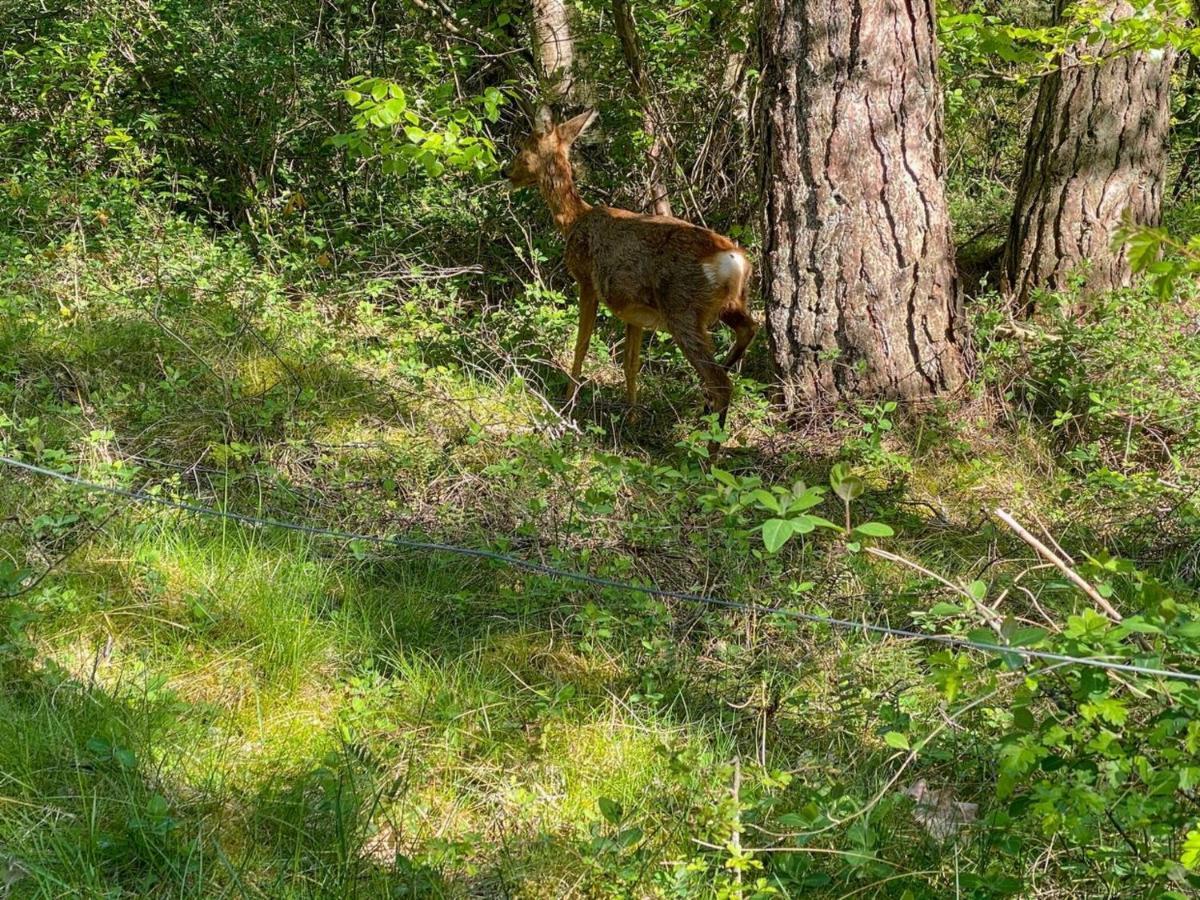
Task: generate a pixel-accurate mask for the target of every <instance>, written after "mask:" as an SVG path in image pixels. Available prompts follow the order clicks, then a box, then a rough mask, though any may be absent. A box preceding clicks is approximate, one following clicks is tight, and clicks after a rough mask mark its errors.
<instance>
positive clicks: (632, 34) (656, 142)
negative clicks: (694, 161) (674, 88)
mask: <svg viewBox="0 0 1200 900" xmlns="http://www.w3.org/2000/svg"><path fill="white" fill-rule="evenodd" d="M613 20H614V22H615V24H616V28H617V37H618V38H620V41H621V54H622V55H623V56H624V57H625V66H626V68H628V69H629V77H630V79H631V80H632V81H633V92H634V96H636V97H637V100H638V104H639V105H640V106H641V108H642V130H643V131H644V132H646V135H647V136H648V137H649V138H650V148H649V149H648V150H647V151H646V161H647V162H648V163H649V164H650V173H649V185H648V193H649V198H650V210H651V212H653V213H654V214H655V215H656V216H669V215H672V212H671V198H670V197H669V196H668V195H667V185H666V182H665V181H664V180H663V176H662V170H663V162H664V161H663V156H664V152H665V144H666V142H665V141H664V139H663V134H662V129H661V128H660V127H659V124H658V122H657V121H656V120H655V116H654V110H653V108H652V97H651V92H650V81H649V79H648V78H647V76H646V67H645V65H644V64H643V63H642V48H641V42H640V41H638V37H637V27H636V26H635V25H634V22H633V10H632V9H631V8H630V6H629V0H613Z"/></svg>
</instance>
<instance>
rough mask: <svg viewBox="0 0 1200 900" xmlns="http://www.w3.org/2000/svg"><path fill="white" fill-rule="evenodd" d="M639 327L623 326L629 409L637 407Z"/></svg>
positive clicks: (639, 357) (640, 335) (640, 359)
mask: <svg viewBox="0 0 1200 900" xmlns="http://www.w3.org/2000/svg"><path fill="white" fill-rule="evenodd" d="M644 333H645V329H644V328H642V327H641V326H640V325H626V326H625V399H626V400H627V401H628V403H629V408H630V409H632V408H633V407H635V406H637V393H638V388H637V379H638V369H639V367H640V366H641V364H642V335H643V334H644Z"/></svg>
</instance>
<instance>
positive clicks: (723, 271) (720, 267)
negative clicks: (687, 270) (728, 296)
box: [700, 250, 746, 287]
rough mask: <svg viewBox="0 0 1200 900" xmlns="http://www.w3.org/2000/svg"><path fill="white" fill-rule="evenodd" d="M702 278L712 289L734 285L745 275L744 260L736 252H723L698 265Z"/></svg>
mask: <svg viewBox="0 0 1200 900" xmlns="http://www.w3.org/2000/svg"><path fill="white" fill-rule="evenodd" d="M700 268H702V269H703V270H704V277H705V278H707V279H708V283H709V284H711V285H712V286H713V287H721V286H722V285H727V284H734V283H736V282H738V281H740V280H741V279H742V277H743V276H744V275H745V274H746V260H745V257H743V256H742V254H740V253H738V252H737V251H736V250H725V251H723V252H721V253H717V254H714V255H713V256H710V257H709V258H708V259H706V260H704V262H702V263H700Z"/></svg>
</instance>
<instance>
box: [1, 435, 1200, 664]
mask: <svg viewBox="0 0 1200 900" xmlns="http://www.w3.org/2000/svg"><path fill="white" fill-rule="evenodd" d="M0 464H3V465H6V466H10V467H12V468H16V469H23V470H25V471H26V472H30V473H32V474H34V475H40V476H43V477H46V478H54V479H57V480H58V481H62V482H65V483H67V484H71V485H75V486H77V487H80V488H83V489H84V490H86V491H88V492H91V493H103V494H111V495H113V496H117V497H124V498H126V499H129V500H133V501H136V502H138V503H151V504H157V505H159V506H163V507H167V508H170V509H177V510H181V511H183V512H187V513H191V514H193V515H197V516H206V517H209V518H214V519H226V520H230V521H234V522H240V523H242V524H244V525H250V526H253V527H257V528H277V529H280V530H283V531H294V532H299V533H300V534H307V535H312V536H314V537H323V538H331V539H334V540H341V541H361V542H364V543H370V544H375V545H378V546H392V547H402V548H405V549H408V550H419V551H422V552H425V553H446V554H450V555H454V556H462V557H467V558H471V559H485V560H490V561H492V562H497V563H501V564H502V565H505V566H509V567H511V568H514V569H521V570H523V571H526V572H534V573H537V574H539V575H546V576H548V577H551V578H557V579H559V580H562V581H573V582H576V583H580V584H589V585H593V586H595V587H602V588H612V589H614V590H619V591H630V592H634V593H639V594H645V595H648V596H651V597H656V598H659V599H662V600H677V601H679V602H682V603H691V604H696V605H704V606H712V607H717V608H720V609H732V610H739V611H742V612H755V613H762V614H769V615H781V616H788V617H790V618H794V619H799V620H801V621H804V622H811V623H814V624H818V625H827V626H830V627H832V628H840V629H843V630H846V631H858V632H862V633H865V634H879V635H887V636H889V637H894V638H900V639H902V640H909V641H925V642H928V643H936V644H942V645H944V646H947V647H952V648H954V649H958V650H977V651H980V652H983V653H991V654H1003V655H1005V656H1008V657H1012V656H1020V657H1021V658H1022V659H1025V660H1030V659H1042V660H1048V661H1051V662H1059V663H1070V664H1073V665H1079V666H1090V667H1092V668H1096V669H1108V670H1112V671H1117V672H1131V673H1134V674H1138V675H1149V676H1154V677H1158V678H1167V679H1174V680H1178V681H1190V682H1200V673H1196V672H1180V671H1178V670H1175V669H1158V668H1153V667H1148V666H1139V665H1137V664H1135V663H1123V662H1117V661H1115V660H1111V659H1105V658H1103V657H1094V656H1068V655H1066V654H1062V653H1052V652H1050V651H1047V650H1033V649H1030V648H1028V647H1011V646H1004V645H1002V644H991V643H987V642H984V641H972V640H968V639H967V638H960V637H954V636H953V635H948V634H928V633H926V632H920V631H910V630H908V629H905V628H893V627H891V626H889V625H878V624H876V623H873V622H858V621H854V620H851V619H839V618H836V617H834V616H822V615H818V614H816V613H808V612H803V611H802V610H798V609H792V608H790V607H785V606H766V605H763V604H757V603H740V602H738V601H736V600H729V599H726V598H724V597H715V596H712V595H706V594H692V593H688V592H686V591H673V590H669V589H667V588H659V587H653V586H650V585H642V584H633V583H630V582H625V581H618V580H616V579H614V578H605V577H603V576H600V575H589V574H587V573H586V572H576V571H573V570H571V569H560V568H557V567H555V566H548V565H545V564H543V563H538V562H532V561H531V560H527V559H522V558H521V557H519V556H510V555H508V554H506V553H497V552H495V551H493V550H483V549H480V548H477V547H463V546H459V545H457V544H444V543H440V542H438V541H423V540H416V539H414V538H405V537H387V536H380V535H373V534H354V533H351V532H346V531H338V530H336V529H333V528H324V527H321V526H316V525H304V524H302V523H300V522H289V521H286V520H284V519H271V518H261V517H258V516H250V515H245V514H244V513H238V512H230V511H229V510H222V509H214V508H212V507H208V506H201V505H199V504H195V503H186V502H182V501H179V500H171V499H170V498H167V497H160V496H157V495H155V494H150V493H147V492H145V491H138V490H129V489H127V488H122V487H116V486H114V485H107V484H99V483H97V482H93V481H88V480H86V479H84V478H80V477H79V476H77V475H71V474H69V473H66V472H57V471H55V470H53V469H47V468H44V467H42V466H37V465H34V464H32V463H27V462H23V461H21V460H17V459H11V458H9V457H6V456H0Z"/></svg>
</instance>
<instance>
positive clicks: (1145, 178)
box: [1001, 0, 1174, 313]
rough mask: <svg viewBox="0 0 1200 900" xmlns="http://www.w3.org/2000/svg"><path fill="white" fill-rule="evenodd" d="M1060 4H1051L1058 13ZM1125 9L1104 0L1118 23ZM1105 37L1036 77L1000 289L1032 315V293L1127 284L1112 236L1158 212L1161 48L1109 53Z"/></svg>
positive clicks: (1170, 59) (1162, 141)
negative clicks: (1075, 286) (1038, 79)
mask: <svg viewBox="0 0 1200 900" xmlns="http://www.w3.org/2000/svg"><path fill="white" fill-rule="evenodd" d="M1064 7H1065V0H1058V2H1057V3H1056V9H1055V16H1056V18H1061V17H1062V14H1063V11H1064ZM1133 14H1134V8H1133V6H1131V5H1130V4H1129V3H1128V2H1126V0H1115V2H1110V3H1109V5H1108V7H1107V8H1106V10H1105V15H1106V16H1107V17H1108V18H1109V19H1110V20H1111V21H1117V20H1119V19H1122V18H1126V17H1128V16H1131V15H1133ZM1117 50H1118V48H1116V47H1113V46H1112V45H1111V42H1109V41H1105V42H1102V43H1100V44H1091V45H1088V44H1087V43H1085V42H1081V43H1080V44H1078V45H1076V46H1075V47H1072V48H1070V49H1069V50H1068V51H1067V52H1066V53H1065V54H1063V56H1062V58H1061V60H1060V63H1059V67H1058V69H1057V70H1056V71H1054V72H1052V73H1051V74H1049V75H1047V76H1046V77H1044V78H1043V79H1042V83H1041V85H1040V86H1039V88H1038V97H1037V106H1036V108H1035V110H1034V114H1033V122H1032V124H1031V126H1030V129H1029V138H1028V141H1027V143H1026V147H1025V164H1024V168H1023V170H1022V173H1021V178H1020V181H1019V182H1018V184H1017V196H1016V201H1015V203H1014V206H1013V215H1012V219H1011V221H1010V223H1009V231H1008V242H1007V244H1006V247H1005V256H1004V270H1003V277H1002V281H1001V287H1002V289H1003V290H1004V292H1005V293H1006V294H1008V295H1009V296H1010V297H1011V298H1012V300H1013V302H1014V304H1015V305H1016V306H1017V308H1018V309H1020V310H1022V311H1023V312H1025V313H1029V312H1032V307H1033V299H1032V298H1033V292H1034V291H1036V290H1038V289H1048V290H1062V289H1064V288H1067V287H1070V286H1071V285H1072V283H1073V279H1076V278H1078V279H1080V280H1081V283H1082V288H1083V292H1084V294H1085V295H1086V294H1089V293H1096V292H1100V291H1107V290H1111V289H1113V288H1117V287H1123V286H1125V285H1128V284H1129V283H1130V280H1131V278H1132V272H1131V270H1130V265H1129V258H1128V254H1127V253H1126V251H1125V249H1124V248H1122V247H1114V246H1113V236H1114V234H1115V233H1116V231H1117V229H1118V228H1120V227H1121V225H1122V224H1124V223H1125V221H1126V220H1127V219H1128V221H1129V222H1130V223H1132V224H1136V225H1155V224H1157V223H1158V221H1159V219H1160V217H1161V215H1162V196H1163V181H1164V177H1165V169H1166V158H1167V152H1166V140H1167V131H1168V128H1169V125H1170V105H1169V88H1170V80H1171V68H1172V65H1173V63H1174V54H1173V52H1172V51H1170V50H1164V51H1150V52H1138V53H1125V54H1121V55H1114V56H1113V58H1111V59H1108V60H1106V61H1104V62H1100V63H1091V62H1088V61H1087V59H1086V57H1093V58H1094V57H1104V56H1106V55H1113V54H1117Z"/></svg>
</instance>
